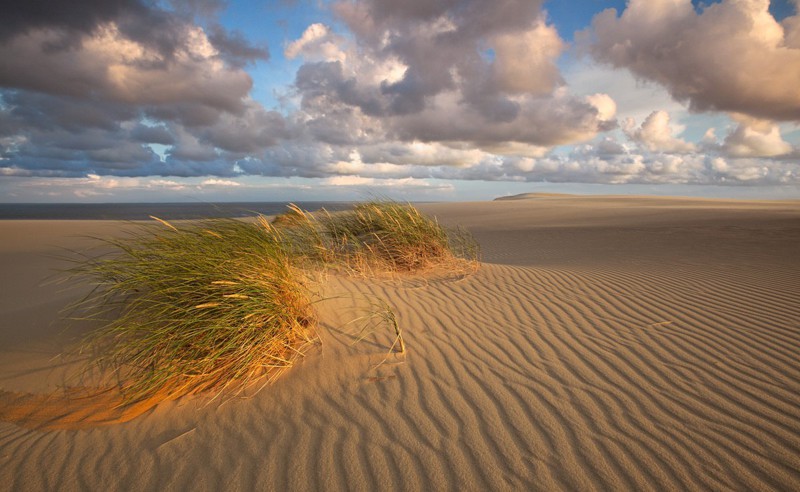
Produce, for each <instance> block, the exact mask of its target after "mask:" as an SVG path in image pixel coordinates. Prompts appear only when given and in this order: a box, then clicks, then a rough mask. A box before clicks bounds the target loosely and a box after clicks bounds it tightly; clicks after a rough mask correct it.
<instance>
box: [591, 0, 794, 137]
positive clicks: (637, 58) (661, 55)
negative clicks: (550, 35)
mask: <svg viewBox="0 0 800 492" xmlns="http://www.w3.org/2000/svg"><path fill="white" fill-rule="evenodd" d="M768 9H769V0H724V1H722V2H719V3H713V4H711V5H709V6H707V7H704V8H703V9H702V10H700V11H697V10H695V8H694V6H693V5H692V2H691V1H690V0H631V1H630V2H628V5H627V7H626V8H625V10H624V11H623V12H622V13H621V15H619V16H618V15H617V12H616V11H615V10H614V9H609V10H605V11H603V12H601V13H600V14H598V15H597V16H595V17H594V19H593V21H592V27H591V29H590V30H588V31H586V32H584V33H583V36H582V41H581V44H582V45H583V46H584V47H585V48H586V49H587V50H588V51H589V52H590V53H591V54H592V55H593V56H594V57H595V58H596V59H597V60H599V61H601V62H604V63H608V64H611V65H613V66H614V67H617V68H627V69H629V70H630V71H631V72H632V73H633V74H634V75H636V76H637V77H640V78H642V79H645V80H650V81H654V82H657V83H659V84H661V85H663V86H664V87H665V88H666V89H667V90H668V91H669V92H670V94H671V95H672V96H673V97H675V98H676V99H678V100H680V101H685V102H688V103H689V106H690V108H691V109H692V110H694V111H728V112H737V113H741V114H746V115H749V116H752V117H755V118H762V119H771V120H783V121H798V120H800V91H798V90H797V88H798V87H800V70H793V69H790V68H789V67H798V66H800V16H798V15H794V16H790V17H787V18H785V19H784V20H783V21H782V22H778V21H776V20H775V19H774V18H773V17H772V15H771V14H770V13H769V10H768Z"/></svg>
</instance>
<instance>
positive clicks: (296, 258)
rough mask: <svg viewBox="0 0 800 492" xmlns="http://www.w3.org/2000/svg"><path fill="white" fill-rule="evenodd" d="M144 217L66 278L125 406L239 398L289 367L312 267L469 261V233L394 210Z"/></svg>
mask: <svg viewBox="0 0 800 492" xmlns="http://www.w3.org/2000/svg"><path fill="white" fill-rule="evenodd" d="M154 219H155V220H157V221H158V222H160V224H157V225H148V226H141V228H139V229H136V230H135V231H132V232H131V233H130V234H129V236H127V237H125V238H122V239H115V240H107V241H106V242H107V243H108V244H110V245H111V246H112V247H113V249H114V250H115V252H114V253H112V254H110V255H106V256H102V257H97V258H93V257H88V258H84V259H83V260H81V261H80V262H79V263H77V265H76V266H75V267H74V268H73V269H71V270H70V272H71V273H72V274H73V275H77V276H80V277H85V278H89V279H90V280H91V281H92V282H94V283H95V285H96V288H95V289H94V290H93V291H92V293H91V294H90V295H89V296H87V298H86V299H84V300H83V301H81V302H80V303H79V304H78V305H77V306H76V308H77V312H78V313H80V317H81V318H83V319H95V320H102V321H104V322H105V325H104V327H103V328H101V329H100V330H98V331H97V332H96V333H94V334H93V335H91V337H90V338H89V339H88V340H87V341H86V345H85V347H86V348H87V350H88V349H91V350H92V351H94V352H95V353H97V354H98V356H97V358H96V362H97V364H98V365H99V366H100V367H101V368H102V369H104V370H106V371H107V373H109V372H110V374H113V375H114V376H115V377H116V380H117V382H118V384H119V385H120V388H121V389H122V391H123V394H124V395H125V397H126V399H128V400H129V401H133V400H140V399H145V398H150V397H153V396H155V395H162V396H165V397H176V396H180V395H184V394H190V393H196V392H207V391H212V392H221V391H223V390H226V389H229V388H233V389H235V391H238V390H241V389H242V388H244V387H246V386H248V385H249V384H251V383H254V382H256V381H259V380H263V379H264V378H271V377H274V376H275V375H277V374H278V373H279V372H280V370H282V369H285V368H286V367H289V366H290V365H291V364H292V362H293V360H294V359H295V358H296V356H297V355H298V354H301V353H302V349H303V346H304V344H306V343H308V342H309V341H310V340H312V338H313V336H314V334H313V330H314V323H315V313H314V310H313V308H312V301H311V298H312V293H313V292H314V289H315V285H314V283H313V282H311V281H310V280H309V278H311V277H313V276H314V274H315V273H316V272H319V271H321V270H324V269H328V268H343V269H345V270H347V271H351V272H357V273H360V274H370V273H373V272H403V273H406V272H418V271H421V270H425V269H427V268H432V267H435V266H440V265H442V264H449V265H460V266H461V267H463V268H464V269H468V267H472V266H475V265H476V264H477V254H478V253H477V246H476V245H475V242H474V241H473V240H472V239H471V237H470V236H469V235H468V234H466V233H465V232H463V231H451V230H447V229H445V228H444V227H442V226H440V225H439V224H438V223H437V222H436V221H435V220H433V219H431V218H428V217H426V216H424V215H422V214H420V213H419V212H418V211H417V210H416V209H415V208H414V207H412V206H411V205H406V204H398V203H394V202H370V203H364V204H360V205H357V206H356V207H355V208H354V209H353V210H351V211H346V212H339V213H335V214H330V213H327V212H324V211H323V212H319V213H316V214H311V213H309V212H306V211H303V210H301V209H299V208H297V207H295V206H292V207H290V209H289V211H288V212H287V213H286V214H283V215H280V216H278V217H277V218H276V219H275V220H274V221H273V222H272V223H271V224H270V223H269V222H268V221H267V220H266V219H265V218H264V217H261V216H259V217H257V218H256V220H255V221H254V222H252V221H240V220H234V219H217V220H206V221H200V222H191V223H186V224H181V225H178V224H173V223H169V222H166V221H163V220H161V219H157V218H155V217H154ZM387 306H388V305H387ZM387 309H388V310H390V308H388V307H387ZM387 319H391V320H394V325H393V328H394V330H395V332H396V334H397V337H398V342H396V343H399V346H400V347H403V341H402V338H401V337H400V331H399V328H398V327H397V324H396V320H395V319H394V317H393V316H391V317H390V318H387Z"/></svg>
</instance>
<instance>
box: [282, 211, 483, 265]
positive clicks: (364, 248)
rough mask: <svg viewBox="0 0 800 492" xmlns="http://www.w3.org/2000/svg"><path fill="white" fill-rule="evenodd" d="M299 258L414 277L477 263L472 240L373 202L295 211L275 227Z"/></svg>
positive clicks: (460, 232) (422, 217) (423, 218)
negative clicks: (339, 208) (435, 269)
mask: <svg viewBox="0 0 800 492" xmlns="http://www.w3.org/2000/svg"><path fill="white" fill-rule="evenodd" d="M273 224H275V225H276V226H278V227H280V228H281V230H282V231H284V234H285V236H286V237H287V238H288V241H289V242H290V243H291V244H292V245H294V246H292V247H293V249H294V250H295V252H296V254H298V255H299V256H303V257H304V258H306V259H307V260H310V261H316V262H318V263H323V264H325V265H327V266H330V265H334V266H340V267H341V266H344V267H346V268H347V269H349V270H351V271H355V272H359V273H365V274H369V273H385V272H389V273H410V272H418V271H422V270H426V269H429V268H431V267H435V266H443V265H447V266H450V267H453V266H456V265H457V266H458V267H460V268H462V269H468V268H469V267H474V266H475V265H476V264H477V260H478V256H479V251H478V246H477V243H476V242H475V241H474V239H473V238H472V236H471V235H469V234H468V233H467V232H465V231H463V230H461V229H448V228H445V227H443V226H442V225H440V224H439V223H438V222H437V221H436V219H434V218H431V217H428V216H426V215H424V214H422V213H421V212H420V211H419V210H417V209H416V208H415V207H414V206H412V205H410V204H404V203H397V202H392V201H371V202H366V203H361V204H358V205H356V206H355V207H354V208H353V210H350V211H343V212H337V213H333V214H331V213H327V212H322V213H318V214H310V213H308V212H303V211H302V210H300V209H298V208H297V207H295V206H290V208H289V211H288V212H287V213H286V214H284V215H281V216H278V217H277V218H276V219H275V221H274V222H273Z"/></svg>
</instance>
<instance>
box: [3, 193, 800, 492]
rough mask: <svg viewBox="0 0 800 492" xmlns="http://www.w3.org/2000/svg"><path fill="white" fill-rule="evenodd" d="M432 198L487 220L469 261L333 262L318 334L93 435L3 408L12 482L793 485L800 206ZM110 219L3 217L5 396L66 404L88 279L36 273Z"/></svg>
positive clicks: (465, 220) (156, 486) (799, 478)
mask: <svg viewBox="0 0 800 492" xmlns="http://www.w3.org/2000/svg"><path fill="white" fill-rule="evenodd" d="M422 208H423V209H424V211H426V212H429V213H433V214H435V215H437V216H438V217H439V219H440V220H441V221H442V222H444V223H447V224H461V225H464V226H466V227H467V228H468V229H470V230H471V231H472V232H473V233H474V234H475V236H476V238H477V239H478V241H479V243H480V244H481V246H482V248H483V253H484V256H483V259H484V264H483V265H482V267H481V269H480V270H479V271H478V272H477V273H475V274H473V275H471V276H469V277H466V278H463V279H444V280H442V279H436V280H430V281H422V280H419V279H416V280H406V281H404V282H397V281H380V282H379V281H371V282H367V281H363V280H357V279H347V278H338V277H331V278H329V279H328V282H327V283H326V284H325V293H326V294H327V295H331V296H337V295H341V296H342V297H340V298H337V299H334V300H329V301H325V302H322V303H320V304H319V315H320V319H321V326H320V333H319V335H320V338H321V344H320V345H317V346H315V347H312V348H311V349H310V350H309V352H308V354H307V356H306V357H305V358H304V359H303V360H302V361H301V362H300V363H299V364H298V365H297V366H296V367H294V368H292V369H291V370H289V371H288V372H287V373H286V374H284V375H283V376H282V377H281V378H280V379H279V380H278V381H276V382H275V383H274V384H272V385H271V386H268V387H266V388H265V389H263V390H262V391H261V392H259V393H257V394H256V395H255V396H253V397H252V398H249V399H234V400H229V401H225V402H223V403H221V404H220V403H219V402H212V403H209V402H207V401H205V400H204V399H202V398H187V399H182V400H179V401H171V402H165V403H162V404H160V405H158V406H156V407H155V408H154V409H152V410H150V411H148V412H146V413H145V414H143V415H141V416H139V417H138V418H135V419H133V420H131V421H129V422H125V423H114V424H110V423H109V424H108V425H94V424H93V425H79V424H81V421H83V422H84V424H88V423H89V422H90V421H91V420H92V419H93V418H94V419H95V422H100V423H102V421H103V418H102V417H100V418H97V416H96V415H95V417H92V415H90V414H80V412H78V413H77V414H76V415H77V416H76V415H72V417H71V418H72V420H70V422H71V424H70V425H72V427H83V428H82V429H78V430H75V429H68V430H63V429H61V430H42V429H41V428H39V429H38V430H37V429H33V428H31V427H35V426H36V425H40V424H41V422H39V423H38V424H37V422H36V419H37V418H38V417H36V416H35V415H34V416H32V417H30V418H27V419H26V418H25V416H24V415H22V416H21V415H19V412H17V413H16V414H14V413H13V412H11V411H9V410H8V404H7V405H6V409H5V410H3V409H2V401H0V413H2V412H5V414H4V415H5V416H6V421H4V422H0V489H9V490H42V489H45V490H73V489H81V490H82V489H90V490H91V489H93V490H113V489H129V490H176V489H177V490H394V489H399V490H529V489H537V490H612V489H613V490H620V489H622V490H625V489H627V490H686V489H711V490H792V489H794V490H797V489H798V488H800V255H798V253H800V248H799V246H798V245H800V202H796V201H795V202H753V201H748V202H743V201H715V200H695V199H679V198H645V197H574V196H557V195H556V196H554V195H544V196H543V195H526V196H523V197H518V199H515V200H503V201H496V202H484V203H459V204H431V205H425V206H424V207H422ZM118 231H119V225H118V224H115V223H109V222H88V221H81V222H66V221H65V222H45V221H41V222H24V221H19V222H17V221H6V222H0V237H2V240H0V262H1V264H0V266H1V267H2V272H3V274H2V285H0V289H2V291H1V292H2V297H0V390H3V393H2V395H3V398H4V399H5V400H4V401H5V402H6V403H8V402H9V401H12V402H13V401H14V400H13V399H14V398H15V397H18V396H19V395H21V394H23V393H34V394H35V396H33V397H31V398H36V397H37V396H36V395H38V397H39V398H40V401H44V400H46V399H47V398H48V396H47V395H51V396H50V398H52V401H56V402H58V401H60V400H58V398H59V397H57V396H52V395H57V394H59V393H58V389H59V388H60V387H61V386H62V385H63V384H65V382H68V381H70V379H69V375H70V374H73V373H74V372H75V371H76V370H78V369H79V368H80V367H81V361H80V360H79V359H78V358H77V357H76V356H74V355H73V356H61V355H59V354H62V353H64V352H65V351H67V350H68V349H69V347H70V345H69V343H70V340H71V339H73V338H74V337H75V336H78V335H79V334H80V333H81V332H83V331H86V330H87V329H89V327H87V326H82V325H73V326H71V327H69V328H68V329H65V328H64V324H63V323H62V322H59V321H58V310H59V309H60V308H61V307H63V306H64V305H65V304H66V303H67V302H68V301H69V300H70V299H74V298H75V297H76V296H77V295H79V293H80V289H79V290H77V291H76V290H73V291H67V292H63V291H60V289H61V287H59V286H56V285H41V282H42V279H44V278H45V277H47V275H48V274H49V269H50V268H52V267H54V266H58V265H59V264H60V263H59V262H58V261H57V260H55V259H52V258H48V257H46V256H43V255H47V254H51V253H53V252H57V251H58V248H59V247H63V246H71V247H84V246H85V245H86V244H87V242H86V240H83V239H78V238H75V237H73V236H79V235H86V234H96V235H108V234H114V233H118ZM370 296H376V297H380V298H383V299H385V300H387V301H388V302H389V304H391V305H392V306H393V308H394V310H395V312H396V313H397V316H398V319H399V321H400V324H401V327H402V329H403V333H404V338H405V343H406V347H407V353H406V355H389V354H388V348H389V345H390V344H391V340H392V336H391V335H392V333H391V330H389V329H388V328H387V329H386V330H385V331H381V332H379V333H377V334H376V335H374V336H372V337H369V338H367V339H366V340H364V341H361V342H359V343H357V344H355V345H353V344H352V341H353V339H354V331H355V330H357V326H355V325H353V324H350V325H347V321H348V320H351V319H353V318H356V317H357V316H359V315H362V314H364V312H363V309H362V308H361V306H363V305H364V304H365V303H366V302H368V300H367V299H369V298H370ZM384 359H385V361H384ZM382 361H384V362H383V364H381V365H380V366H379V367H377V368H375V366H376V365H378V364H380V363H381V362H382ZM61 394H62V395H63V392H62V393H61ZM15 395H16V396H15ZM60 398H62V400H63V396H61V397H60ZM0 400H2V399H0ZM72 403H75V402H74V401H73V402H72ZM43 405H45V406H46V404H44V403H43ZM68 406H69V405H64V408H66V407H68ZM70 411H71V410H70ZM65 412H66V410H65ZM12 414H13V415H12ZM9 419H11V420H14V422H10V421H8V420H9ZM112 419H113V418H112ZM15 422H16V423H15ZM73 424H74V425H73ZM68 427H69V426H68Z"/></svg>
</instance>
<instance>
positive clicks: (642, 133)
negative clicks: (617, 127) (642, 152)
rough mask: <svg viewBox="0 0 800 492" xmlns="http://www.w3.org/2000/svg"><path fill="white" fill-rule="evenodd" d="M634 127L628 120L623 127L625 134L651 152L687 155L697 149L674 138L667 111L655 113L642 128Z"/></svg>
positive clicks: (651, 114)
mask: <svg viewBox="0 0 800 492" xmlns="http://www.w3.org/2000/svg"><path fill="white" fill-rule="evenodd" d="M634 125H635V123H634V122H633V120H632V119H628V120H626V121H625V124H624V125H623V129H624V131H625V134H626V135H628V137H629V138H630V139H631V140H633V141H634V142H637V143H639V144H641V145H642V146H643V147H644V148H645V149H647V150H649V151H650V152H666V153H687V152H692V151H694V150H695V149H696V147H695V145H694V144H692V143H689V142H685V141H683V140H680V139H678V138H675V137H674V136H673V133H674V130H673V129H672V127H671V126H670V124H669V114H668V113H667V112H666V111H653V112H652V113H650V115H649V116H648V117H647V118H646V119H645V120H644V122H643V123H642V126H641V127H640V128H635V127H634Z"/></svg>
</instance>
